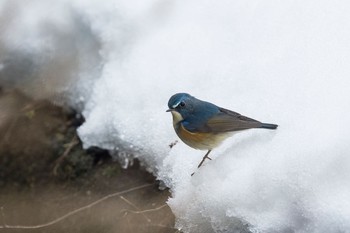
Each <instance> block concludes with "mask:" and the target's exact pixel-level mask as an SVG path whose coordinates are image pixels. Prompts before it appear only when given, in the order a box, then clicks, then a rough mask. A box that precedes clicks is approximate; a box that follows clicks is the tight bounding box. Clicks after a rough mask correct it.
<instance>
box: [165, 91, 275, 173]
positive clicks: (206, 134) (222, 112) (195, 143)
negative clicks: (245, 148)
mask: <svg viewBox="0 0 350 233" xmlns="http://www.w3.org/2000/svg"><path fill="white" fill-rule="evenodd" d="M168 107H169V109H168V110H167V111H168V112H171V113H172V115H173V125H174V129H175V131H176V133H177V135H178V136H179V137H180V139H181V140H182V141H184V142H185V143H186V144H187V145H189V146H191V147H193V148H195V149H201V150H208V152H207V154H206V155H205V156H204V157H203V160H202V161H201V163H200V164H199V165H198V167H200V166H201V165H202V163H203V162H204V160H205V159H206V158H209V157H208V154H209V153H210V151H211V150H212V149H214V148H215V147H217V146H219V145H220V144H221V142H222V141H224V140H225V139H226V138H227V137H229V136H231V135H232V132H235V131H240V130H245V129H251V128H264V129H276V128H277V125H275V124H269V123H262V122H260V121H257V120H254V119H252V118H249V117H246V116H243V115H241V114H239V113H237V112H233V111H231V110H228V109H225V108H221V107H218V106H216V105H215V104H212V103H209V102H206V101H202V100H199V99H196V98H195V97H193V96H191V95H189V94H187V93H177V94H175V95H173V96H172V97H171V98H170V99H169V102H168Z"/></svg>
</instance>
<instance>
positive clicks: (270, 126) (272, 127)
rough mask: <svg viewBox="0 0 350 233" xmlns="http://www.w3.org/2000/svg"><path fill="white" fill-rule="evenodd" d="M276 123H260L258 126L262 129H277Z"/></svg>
mask: <svg viewBox="0 0 350 233" xmlns="http://www.w3.org/2000/svg"><path fill="white" fill-rule="evenodd" d="M277 127H278V125H275V124H269V123H261V126H260V127H259V128H263V129H277Z"/></svg>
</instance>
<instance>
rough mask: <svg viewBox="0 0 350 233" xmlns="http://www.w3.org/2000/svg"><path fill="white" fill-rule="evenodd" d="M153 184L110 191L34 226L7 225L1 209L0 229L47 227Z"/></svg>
mask: <svg viewBox="0 0 350 233" xmlns="http://www.w3.org/2000/svg"><path fill="white" fill-rule="evenodd" d="M152 185H153V184H144V185H140V186H137V187H134V188H130V189H127V190H124V191H120V192H116V193H112V194H109V195H107V196H104V197H103V198H100V199H98V200H97V201H94V202H92V203H90V204H88V205H86V206H83V207H80V208H78V209H75V210H73V211H71V212H69V213H67V214H65V215H63V216H61V217H59V218H56V219H54V220H52V221H50V222H47V223H43V224H39V225H34V226H21V225H8V224H6V223H5V214H4V213H3V211H2V214H3V222H4V223H3V226H0V229H5V228H6V229H38V228H43V227H47V226H51V225H53V224H55V223H58V222H60V221H62V220H64V219H66V218H68V217H70V216H72V215H74V214H76V213H79V212H81V211H83V210H86V209H89V208H91V207H93V206H94V205H97V204H99V203H101V202H103V201H105V200H107V199H109V198H112V197H115V196H120V195H122V194H125V193H129V192H132V191H135V190H139V189H143V188H147V187H150V186H152Z"/></svg>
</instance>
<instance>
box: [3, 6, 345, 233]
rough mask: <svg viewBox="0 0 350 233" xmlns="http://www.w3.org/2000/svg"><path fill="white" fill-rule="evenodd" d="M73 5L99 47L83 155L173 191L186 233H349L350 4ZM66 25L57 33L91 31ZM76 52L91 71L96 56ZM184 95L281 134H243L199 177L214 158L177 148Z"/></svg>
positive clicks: (86, 72) (88, 94) (82, 132)
mask: <svg viewBox="0 0 350 233" xmlns="http://www.w3.org/2000/svg"><path fill="white" fill-rule="evenodd" d="M36 2H38V0H37V1H36ZM42 2H44V1H39V3H42ZM62 4H63V5H64V4H70V5H69V6H70V9H71V11H70V12H71V13H70V14H72V15H73V16H70V17H73V18H74V17H75V18H79V19H81V22H82V23H81V24H82V25H83V26H84V27H87V28H88V29H89V36H91V37H93V39H92V40H96V41H97V42H98V44H99V48H98V49H95V50H92V51H93V54H94V55H95V57H96V56H97V57H99V58H98V59H97V58H96V59H97V61H95V60H94V61H88V62H86V63H84V64H93V65H91V66H80V67H79V68H77V70H76V71H75V73H77V74H79V77H80V79H79V80H80V82H78V84H76V85H75V86H74V88H73V89H74V90H75V91H74V92H73V96H77V95H78V94H79V96H82V101H83V102H84V105H83V115H84V117H85V118H86V122H85V123H84V124H83V125H82V126H81V127H80V128H79V136H80V138H81V139H82V140H83V142H84V146H85V147H86V148H87V147H90V146H99V147H103V148H105V149H109V150H111V151H114V152H113V155H114V156H117V157H118V156H119V158H121V159H122V160H127V161H130V159H131V157H132V156H134V157H137V158H139V159H140V160H141V161H142V163H143V164H144V165H145V166H146V167H147V169H148V170H149V171H151V172H153V173H154V174H155V175H157V177H158V179H160V180H162V181H163V182H164V184H165V185H166V186H168V187H169V188H170V191H171V193H172V197H171V198H170V199H169V201H168V204H169V206H170V207H171V209H172V210H173V212H174V214H175V215H176V226H177V227H178V228H180V229H181V230H182V231H183V232H249V231H251V232H269V233H270V232H349V231H350V199H349V198H348V197H349V196H350V145H349V138H350V131H349V126H348V119H350V108H349V106H350V92H349V87H350V79H349V75H350V70H349V68H348V64H349V62H350V46H349V41H350V16H349V15H350V14H349V13H350V2H348V1H345V0H344V1H341V0H339V1H332V2H330V1H316V0H310V1H272V0H269V1H258V0H252V1H243V0H239V1H228V0H224V1H209V0H202V1H195V0H193V1H180V0H179V1H157V0H147V1H136V2H130V1H123V0H115V1H111V0H109V1H104V2H103V3H100V2H98V1H89V2H86V1H74V2H73V3H65V2H64V1H62ZM3 5H4V4H2V5H0V6H1V7H2V8H3V7H4V6H3ZM27 7H29V5H28V6H27ZM65 14H66V13H62V12H61V13H60V15H61V16H60V17H58V16H57V17H58V19H54V18H52V23H53V24H54V25H65V24H68V25H69V26H62V28H67V27H68V28H80V27H82V25H80V24H77V23H76V22H75V21H72V22H68V23H67V22H65V21H63V22H62V18H61V17H63V18H66V16H64V15H65ZM45 17H47V15H46V16H45ZM45 17H43V18H45ZM39 18H40V17H39ZM42 20H44V19H42ZM19 31H21V30H19ZM27 33H28V32H27ZM67 34H68V35H71V36H72V37H73V38H74V30H73V31H72V30H69V31H68V32H67ZM14 35H16V34H14ZM19 35H20V34H19ZM37 37H39V38H41V35H35V36H34V39H35V38H37ZM27 38H28V37H27ZM34 39H28V40H29V42H31V41H32V40H34ZM19 40H24V41H26V39H19ZM29 42H28V44H31V43H29ZM62 43H64V42H62ZM15 45H16V44H15ZM15 45H8V47H15ZM34 45H35V48H33V50H34V51H35V53H34V54H39V55H40V54H41V53H44V54H45V53H46V51H47V49H46V48H47V47H45V46H47V45H45V46H44V45H40V44H39V45H36V44H34ZM49 45H50V46H53V47H55V46H60V45H61V44H60V43H59V42H58V43H56V44H55V43H51V44H49ZM75 47H76V48H77V49H78V50H79V51H83V52H85V54H84V55H85V56H78V58H77V60H78V61H79V62H82V61H84V60H83V58H86V56H91V55H90V52H91V50H89V51H87V48H86V47H84V46H80V44H79V43H77V44H75ZM31 51H32V50H31ZM53 54H55V53H53ZM86 54H87V55H86ZM1 62H2V61H1V60H0V63H1ZM98 64H101V65H98ZM91 74H93V75H91ZM84 78H86V80H90V81H89V83H90V84H91V85H89V86H87V87H86V88H80V85H81V84H84V81H85V79H84ZM91 80H93V81H91ZM177 92H188V93H190V94H192V95H194V96H195V97H197V98H199V99H203V100H207V101H210V102H213V103H215V104H217V105H219V106H222V107H225V108H228V109H232V110H234V111H237V112H239V113H241V114H244V115H246V116H249V117H252V118H254V119H258V120H261V121H263V122H267V123H276V124H279V128H278V129H277V130H276V131H270V130H261V129H258V130H249V131H245V132H241V133H238V134H235V135H234V136H233V137H232V138H230V139H229V140H227V141H226V142H225V143H224V144H223V145H222V146H221V147H219V148H217V149H215V150H213V151H212V153H211V157H212V158H213V160H212V161H208V162H206V163H205V165H204V166H203V167H201V168H200V169H199V170H197V169H196V167H197V165H198V163H199V162H200V160H201V158H202V156H203V155H204V154H205V151H197V150H194V149H192V148H189V147H187V146H186V145H185V144H184V143H182V142H181V141H179V142H178V143H177V144H176V145H175V146H174V147H173V148H172V149H170V148H169V144H170V143H172V142H174V141H175V140H179V139H178V138H177V136H176V134H175V132H174V130H173V128H172V122H171V114H169V113H166V112H165V110H166V109H167V101H168V99H169V98H170V96H171V95H173V94H174V93H177ZM77 93H78V94H77ZM71 99H72V98H71ZM74 101H75V99H74V98H73V102H74ZM121 151H122V152H121ZM127 161H126V162H127ZM192 172H195V175H194V176H192V177H191V176H190V174H191V173H192Z"/></svg>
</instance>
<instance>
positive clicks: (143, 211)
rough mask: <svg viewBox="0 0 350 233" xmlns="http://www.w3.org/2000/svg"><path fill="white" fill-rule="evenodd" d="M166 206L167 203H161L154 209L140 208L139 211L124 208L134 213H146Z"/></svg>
mask: <svg viewBox="0 0 350 233" xmlns="http://www.w3.org/2000/svg"><path fill="white" fill-rule="evenodd" d="M165 206H167V204H164V205H161V206H159V207H157V208H154V209H147V210H139V211H134V210H124V211H128V212H131V213H133V214H144V213H148V212H153V211H158V210H160V209H163V208H164V207H165Z"/></svg>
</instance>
